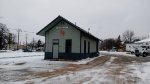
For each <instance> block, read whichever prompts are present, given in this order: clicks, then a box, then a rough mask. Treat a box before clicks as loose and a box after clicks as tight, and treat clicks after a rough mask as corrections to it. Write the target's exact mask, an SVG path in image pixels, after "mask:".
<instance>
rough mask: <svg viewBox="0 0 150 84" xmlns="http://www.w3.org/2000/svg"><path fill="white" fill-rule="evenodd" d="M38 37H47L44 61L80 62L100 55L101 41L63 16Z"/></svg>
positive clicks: (39, 33) (50, 24)
mask: <svg viewBox="0 0 150 84" xmlns="http://www.w3.org/2000/svg"><path fill="white" fill-rule="evenodd" d="M37 35H41V36H45V58H44V59H73V60H79V59H83V58H87V57H94V56H98V55H99V50H98V45H99V39H98V38H97V37H95V36H93V35H92V34H90V33H89V32H87V31H85V30H83V29H81V28H80V27H78V26H77V25H75V24H73V23H71V22H70V21H68V20H67V19H65V18H63V17H62V16H58V17H57V18H55V19H54V20H53V21H52V22H51V23H49V24H48V25H47V26H46V27H44V28H43V29H42V30H40V31H39V32H38V33H37Z"/></svg>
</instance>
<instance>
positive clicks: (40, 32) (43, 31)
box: [37, 15, 99, 40]
mask: <svg viewBox="0 0 150 84" xmlns="http://www.w3.org/2000/svg"><path fill="white" fill-rule="evenodd" d="M62 20H63V21H65V22H67V23H68V24H70V25H72V26H73V27H75V28H76V29H78V30H79V31H81V32H82V33H84V34H86V35H88V36H90V37H92V38H94V39H96V40H99V38H97V37H95V36H94V35H92V34H91V33H89V32H87V31H85V30H83V29H82V28H80V27H78V26H77V25H75V24H73V23H71V22H70V21H68V20H67V19H65V18H63V17H62V16H60V15H59V16H58V17H57V18H55V19H54V20H53V21H52V22H50V23H49V24H48V25H47V26H45V27H44V28H43V29H42V30H40V31H39V32H38V33H37V35H41V36H45V33H46V32H47V31H48V30H50V29H51V28H53V27H54V26H56V25H57V24H58V23H59V22H61V21H62Z"/></svg>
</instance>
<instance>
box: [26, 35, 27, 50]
mask: <svg viewBox="0 0 150 84" xmlns="http://www.w3.org/2000/svg"><path fill="white" fill-rule="evenodd" d="M26 50H27V34H26Z"/></svg>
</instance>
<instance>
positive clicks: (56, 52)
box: [53, 44, 58, 58]
mask: <svg viewBox="0 0 150 84" xmlns="http://www.w3.org/2000/svg"><path fill="white" fill-rule="evenodd" d="M53 58H58V44H54V45H53Z"/></svg>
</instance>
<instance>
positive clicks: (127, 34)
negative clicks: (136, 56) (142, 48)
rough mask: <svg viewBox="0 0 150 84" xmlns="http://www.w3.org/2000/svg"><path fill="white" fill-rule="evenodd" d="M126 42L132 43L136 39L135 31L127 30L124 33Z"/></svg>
mask: <svg viewBox="0 0 150 84" xmlns="http://www.w3.org/2000/svg"><path fill="white" fill-rule="evenodd" d="M122 36H123V41H124V43H132V42H133V41H134V31H132V30H126V31H125V32H124V33H123V34H122Z"/></svg>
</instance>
